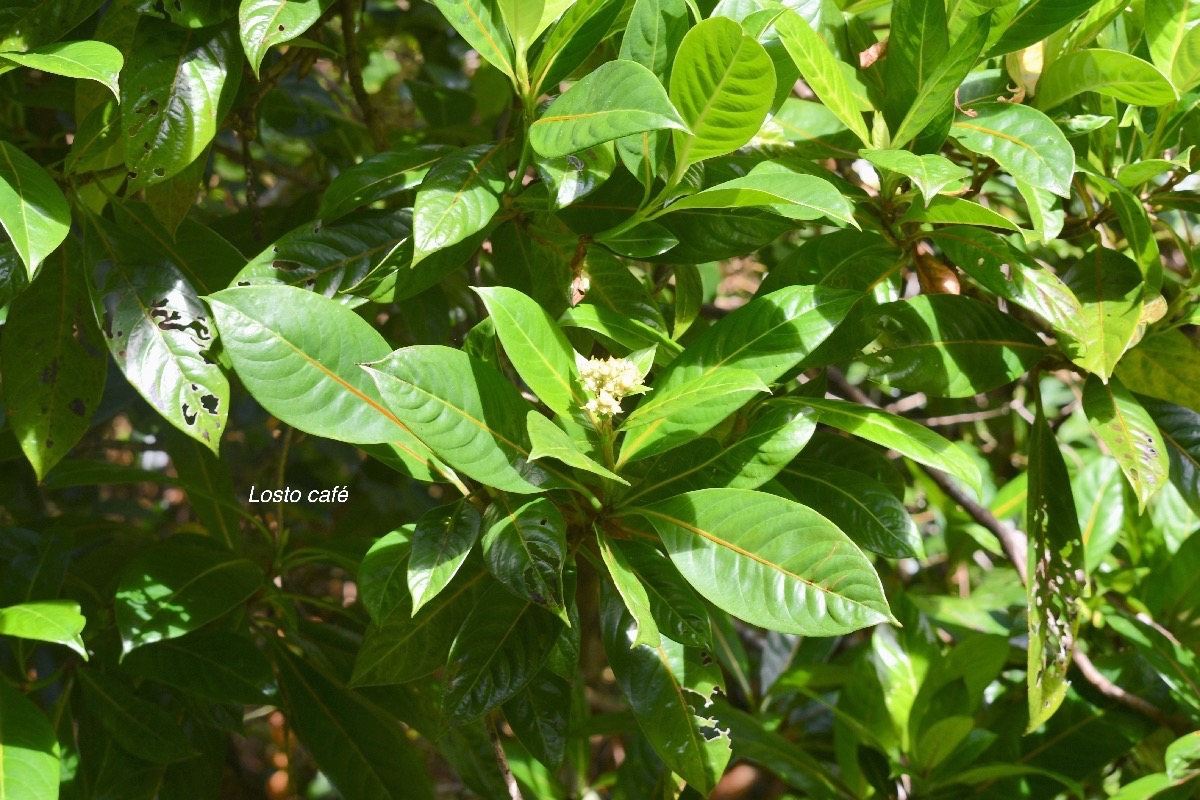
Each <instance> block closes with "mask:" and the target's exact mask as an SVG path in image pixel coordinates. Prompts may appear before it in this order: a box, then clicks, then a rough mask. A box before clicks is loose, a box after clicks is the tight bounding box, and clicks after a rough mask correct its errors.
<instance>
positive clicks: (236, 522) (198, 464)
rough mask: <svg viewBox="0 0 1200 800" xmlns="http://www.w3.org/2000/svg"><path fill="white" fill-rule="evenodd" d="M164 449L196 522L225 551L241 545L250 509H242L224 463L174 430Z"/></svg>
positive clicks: (235, 548)
mask: <svg viewBox="0 0 1200 800" xmlns="http://www.w3.org/2000/svg"><path fill="white" fill-rule="evenodd" d="M167 448H168V451H169V452H170V454H171V465H172V466H173V467H174V468H175V472H176V474H177V475H178V477H179V485H180V486H183V487H184V488H185V489H186V491H187V493H188V500H189V502H190V503H191V506H192V511H193V512H194V513H195V515H196V517H197V518H198V519H199V520H200V524H201V525H202V526H204V528H205V530H207V531H208V534H209V536H211V537H212V538H213V539H216V540H217V541H219V542H221V543H222V544H224V545H225V547H226V548H228V549H229V550H237V549H238V548H239V547H241V540H240V532H241V525H242V521H243V519H245V518H247V517H250V512H248V511H246V510H245V509H243V508H242V501H241V497H240V495H239V494H238V493H237V492H236V491H235V490H234V488H233V476H232V475H231V474H230V471H229V466H228V464H226V463H225V462H224V461H222V460H221V458H220V456H217V455H214V454H213V452H212V451H211V450H209V449H208V448H206V447H204V446H203V445H201V444H200V443H199V442H197V441H196V440H195V439H191V438H188V437H186V436H181V435H176V434H175V432H174V431H171V432H170V433H169V434H168V436H167ZM251 518H252V517H251Z"/></svg>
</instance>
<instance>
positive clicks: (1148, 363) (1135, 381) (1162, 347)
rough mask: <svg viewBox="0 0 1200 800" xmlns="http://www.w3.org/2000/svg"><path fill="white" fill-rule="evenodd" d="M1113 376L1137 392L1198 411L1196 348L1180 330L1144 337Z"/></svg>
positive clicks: (1199, 389) (1199, 371) (1198, 356)
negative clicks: (1115, 375)
mask: <svg viewBox="0 0 1200 800" xmlns="http://www.w3.org/2000/svg"><path fill="white" fill-rule="evenodd" d="M1124 319H1125V317H1123V318H1122V320H1124ZM1117 377H1119V378H1120V379H1121V382H1122V383H1124V384H1125V385H1126V386H1132V387H1133V389H1134V391H1136V392H1138V393H1139V394H1144V395H1149V396H1150V397H1154V398H1157V399H1159V400H1165V401H1167V402H1169V403H1177V404H1179V405H1181V406H1185V407H1187V408H1190V409H1191V410H1193V411H1200V347H1198V346H1197V345H1196V344H1195V343H1194V342H1192V341H1191V340H1190V339H1189V338H1188V337H1187V335H1186V334H1184V333H1183V332H1182V331H1179V330H1173V331H1163V332H1161V333H1156V334H1153V335H1151V336H1147V337H1146V338H1145V339H1143V340H1142V341H1141V342H1139V343H1138V345H1137V347H1134V348H1133V349H1132V350H1130V351H1129V353H1128V354H1126V356H1125V357H1124V358H1122V359H1121V363H1120V364H1119V365H1118V368H1117Z"/></svg>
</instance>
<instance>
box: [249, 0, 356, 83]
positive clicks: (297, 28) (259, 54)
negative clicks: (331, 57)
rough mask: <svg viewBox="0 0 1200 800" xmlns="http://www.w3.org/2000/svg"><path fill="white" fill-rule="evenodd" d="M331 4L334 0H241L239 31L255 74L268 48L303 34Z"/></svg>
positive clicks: (256, 75)
mask: <svg viewBox="0 0 1200 800" xmlns="http://www.w3.org/2000/svg"><path fill="white" fill-rule="evenodd" d="M331 5H333V0H242V4H241V6H240V7H239V8H238V32H239V35H240V37H241V40H242V49H244V50H245V51H246V58H248V59H249V60H250V69H252V70H254V77H256V78H257V77H259V70H260V69H261V67H262V62H263V59H264V58H266V55H267V51H268V50H270V49H271V48H272V47H274V46H275V45H277V44H283V43H285V42H290V41H291V40H292V39H295V38H296V37H297V36H301V35H303V34H304V32H305V31H307V30H308V29H309V28H311V27H312V25H313V23H315V22H316V21H317V20H318V19H320V18H321V15H322V14H324V13H325V10H326V9H328V8H329V7H330V6H331Z"/></svg>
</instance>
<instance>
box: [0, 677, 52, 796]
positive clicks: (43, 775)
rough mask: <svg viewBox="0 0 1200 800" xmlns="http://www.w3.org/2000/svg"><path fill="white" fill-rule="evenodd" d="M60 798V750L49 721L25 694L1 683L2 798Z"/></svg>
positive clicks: (0, 776)
mask: <svg viewBox="0 0 1200 800" xmlns="http://www.w3.org/2000/svg"><path fill="white" fill-rule="evenodd" d="M58 796H59V749H58V742H57V741H56V740H55V737H54V728H53V727H51V725H50V720H49V719H47V718H46V715H45V714H43V713H42V710H41V709H40V708H38V707H37V706H36V705H34V704H33V702H32V701H31V700H29V699H28V698H26V697H25V695H23V694H21V693H20V692H18V691H17V690H16V689H15V688H14V687H12V686H10V685H9V683H8V682H7V681H0V797H5V798H9V797H11V798H14V800H16V798H22V800H57V798H58Z"/></svg>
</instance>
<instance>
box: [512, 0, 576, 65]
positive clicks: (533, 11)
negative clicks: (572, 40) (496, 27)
mask: <svg viewBox="0 0 1200 800" xmlns="http://www.w3.org/2000/svg"><path fill="white" fill-rule="evenodd" d="M572 2H573V0H497V5H499V6H500V14H501V15H502V16H503V18H504V21H505V23H506V26H507V28H508V32H509V34H511V35H512V38H513V45H514V46H515V47H516V51H517V53H518V56H519V57H523V56H524V54H525V52H526V51H527V50H528V49H529V45H530V44H531V43H532V42H533V41H534V40H535V39H537V37H538V36H540V35H541V34H542V32H543V31H545V30H546V28H549V27H550V25H551V24H552V23H553V22H554V21H555V20H556V19H558V17H559V16H560V15H561V14H562V12H563V11H565V10H566V9H567V8H568V7H569V6H570V5H571V4H572Z"/></svg>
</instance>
